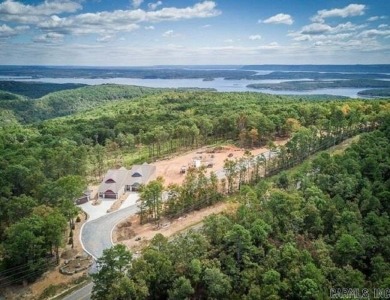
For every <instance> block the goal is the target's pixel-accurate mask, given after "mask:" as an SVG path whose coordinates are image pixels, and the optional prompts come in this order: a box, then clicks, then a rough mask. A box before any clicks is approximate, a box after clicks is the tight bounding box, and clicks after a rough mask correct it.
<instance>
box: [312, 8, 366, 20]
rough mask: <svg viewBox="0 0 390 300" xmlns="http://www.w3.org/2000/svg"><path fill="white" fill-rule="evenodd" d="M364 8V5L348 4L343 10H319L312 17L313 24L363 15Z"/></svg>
mask: <svg viewBox="0 0 390 300" xmlns="http://www.w3.org/2000/svg"><path fill="white" fill-rule="evenodd" d="M365 9H366V6H365V5H364V4H349V5H348V6H346V7H344V8H334V9H330V10H326V9H323V10H319V11H317V14H316V15H315V16H314V17H312V21H313V22H324V19H326V18H334V17H340V18H347V17H355V16H361V15H364V11H365Z"/></svg>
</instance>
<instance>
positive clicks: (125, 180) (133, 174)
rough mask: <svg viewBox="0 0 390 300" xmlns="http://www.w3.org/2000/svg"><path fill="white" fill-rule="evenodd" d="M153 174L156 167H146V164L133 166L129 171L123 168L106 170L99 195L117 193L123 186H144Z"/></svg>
mask: <svg viewBox="0 0 390 300" xmlns="http://www.w3.org/2000/svg"><path fill="white" fill-rule="evenodd" d="M155 172H156V166H152V165H148V164H146V163H144V164H143V165H134V166H133V167H132V168H131V170H127V169H126V168H124V167H122V168H120V169H111V170H108V172H107V174H106V176H104V179H103V181H102V183H101V184H100V186H99V193H105V192H106V191H108V190H111V191H113V192H114V193H118V191H119V190H120V189H121V188H122V187H123V186H125V185H134V184H136V185H139V184H146V183H148V182H149V180H150V179H151V178H152V177H153V175H154V173H155ZM110 179H111V180H110ZM107 181H108V182H107Z"/></svg>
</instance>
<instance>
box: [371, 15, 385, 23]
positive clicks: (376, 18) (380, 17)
mask: <svg viewBox="0 0 390 300" xmlns="http://www.w3.org/2000/svg"><path fill="white" fill-rule="evenodd" d="M384 19H387V16H373V17H370V18H368V19H367V21H369V22H373V21H377V20H384Z"/></svg>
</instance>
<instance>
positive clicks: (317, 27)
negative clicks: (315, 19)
mask: <svg viewBox="0 0 390 300" xmlns="http://www.w3.org/2000/svg"><path fill="white" fill-rule="evenodd" d="M331 30H332V27H330V26H329V25H327V24H323V23H313V24H309V25H306V26H304V27H302V31H301V33H302V34H308V35H312V34H323V33H326V32H329V31H331Z"/></svg>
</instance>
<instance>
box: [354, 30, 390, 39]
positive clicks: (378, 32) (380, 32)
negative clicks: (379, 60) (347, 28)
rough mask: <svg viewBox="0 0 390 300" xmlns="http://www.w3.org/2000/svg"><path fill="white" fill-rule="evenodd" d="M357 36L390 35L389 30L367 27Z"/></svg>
mask: <svg viewBox="0 0 390 300" xmlns="http://www.w3.org/2000/svg"><path fill="white" fill-rule="evenodd" d="M358 36H359V37H363V38H375V37H378V36H384V37H388V36H390V30H378V29H369V30H365V31H363V32H361V33H360V34H359V35H358Z"/></svg>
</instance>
